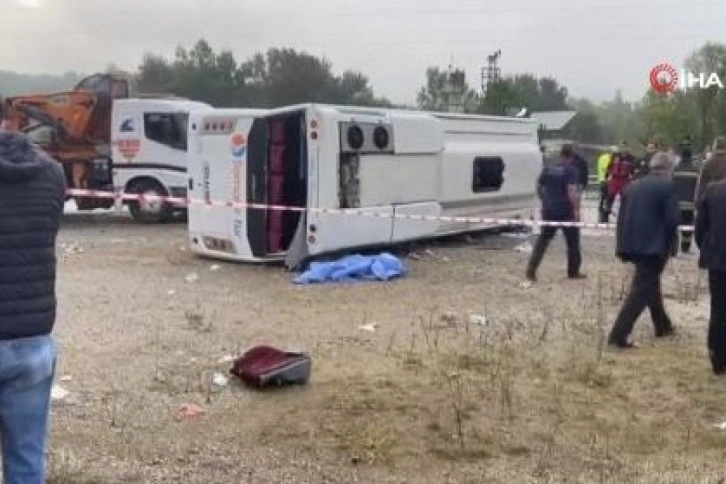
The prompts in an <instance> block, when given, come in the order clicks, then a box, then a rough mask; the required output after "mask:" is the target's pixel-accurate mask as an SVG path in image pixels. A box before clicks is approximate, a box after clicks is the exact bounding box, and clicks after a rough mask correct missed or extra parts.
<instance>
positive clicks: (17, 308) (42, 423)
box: [0, 128, 65, 484]
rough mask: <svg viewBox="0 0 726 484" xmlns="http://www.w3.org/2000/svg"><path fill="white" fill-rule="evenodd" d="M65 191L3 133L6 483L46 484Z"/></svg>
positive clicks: (0, 358) (1, 396)
mask: <svg viewBox="0 0 726 484" xmlns="http://www.w3.org/2000/svg"><path fill="white" fill-rule="evenodd" d="M64 187H65V181H64V177H63V171H62V169H61V167H60V165H59V164H58V163H56V162H55V161H53V160H52V159H50V158H49V157H48V156H46V155H45V154H43V153H42V152H40V151H39V150H38V149H37V148H36V147H35V146H33V145H32V144H31V142H30V141H29V140H28V138H27V137H26V136H24V135H22V134H17V133H13V132H9V131H3V130H2V128H0V434H1V435H2V460H3V475H4V478H5V482H6V483H8V484H18V483H23V484H41V483H43V482H45V476H44V451H45V442H46V434H47V427H48V411H49V406H50V393H51V387H52V383H53V375H54V372H55V359H56V349H55V343H54V341H53V338H52V336H51V331H52V330H53V325H54V323H55V316H56V296H55V271H56V257H55V242H56V235H57V233H58V227H59V224H60V218H61V215H62V213H63V202H64Z"/></svg>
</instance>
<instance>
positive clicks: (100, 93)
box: [3, 74, 131, 210]
mask: <svg viewBox="0 0 726 484" xmlns="http://www.w3.org/2000/svg"><path fill="white" fill-rule="evenodd" d="M130 95H131V83H130V81H129V80H128V79H124V78H123V77H121V76H116V75H112V74H95V75H92V76H89V77H87V78H85V79H83V80H81V82H79V83H78V85H77V86H76V87H75V88H74V89H73V90H71V91H68V92H57V93H52V94H33V95H27V96H17V97H10V98H7V99H5V101H4V105H3V112H4V117H5V119H4V127H5V128H6V129H11V130H17V131H23V132H25V133H26V134H28V135H29V136H30V137H31V138H33V140H34V141H36V142H37V143H38V144H39V145H40V146H41V147H42V148H43V149H44V150H45V151H46V152H47V153H48V154H49V155H50V156H52V157H53V158H55V159H56V160H58V161H59V162H60V163H62V164H63V166H64V169H65V173H66V179H67V183H68V186H69V187H70V188H88V189H101V190H111V189H112V188H113V183H112V180H111V179H110V174H111V109H112V106H113V100H114V99H122V98H128V97H129V96H130ZM76 203H77V205H78V208H79V209H80V210H90V209H94V208H109V207H111V206H113V203H114V201H113V200H112V199H95V198H80V199H78V200H76Z"/></svg>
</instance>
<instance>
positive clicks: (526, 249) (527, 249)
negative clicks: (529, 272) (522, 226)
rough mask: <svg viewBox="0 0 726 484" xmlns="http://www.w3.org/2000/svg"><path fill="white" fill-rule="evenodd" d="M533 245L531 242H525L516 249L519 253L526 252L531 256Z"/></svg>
mask: <svg viewBox="0 0 726 484" xmlns="http://www.w3.org/2000/svg"><path fill="white" fill-rule="evenodd" d="M532 249H533V247H532V244H531V243H529V242H524V243H523V244H519V245H518V246H516V247H515V248H514V250H516V251H517V252H524V253H525V254H531V253H532Z"/></svg>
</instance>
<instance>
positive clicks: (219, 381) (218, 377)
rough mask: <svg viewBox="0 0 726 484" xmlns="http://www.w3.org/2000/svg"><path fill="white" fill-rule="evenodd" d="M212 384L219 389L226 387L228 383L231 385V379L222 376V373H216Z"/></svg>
mask: <svg viewBox="0 0 726 484" xmlns="http://www.w3.org/2000/svg"><path fill="white" fill-rule="evenodd" d="M212 383H214V384H215V385H217V386H218V387H226V386H227V383H229V378H227V377H226V376H224V375H222V374H221V373H215V374H214V376H213V377H212Z"/></svg>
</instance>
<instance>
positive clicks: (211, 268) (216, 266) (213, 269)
mask: <svg viewBox="0 0 726 484" xmlns="http://www.w3.org/2000/svg"><path fill="white" fill-rule="evenodd" d="M219 269H221V267H220V266H219V264H212V267H210V268H209V270H210V271H212V272H217V271H218V270H219Z"/></svg>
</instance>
